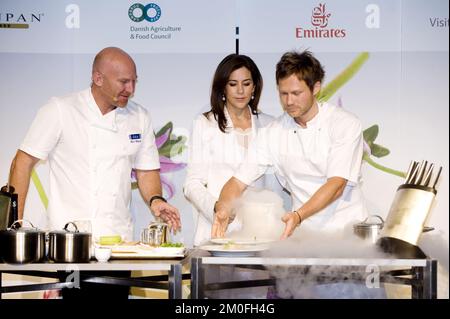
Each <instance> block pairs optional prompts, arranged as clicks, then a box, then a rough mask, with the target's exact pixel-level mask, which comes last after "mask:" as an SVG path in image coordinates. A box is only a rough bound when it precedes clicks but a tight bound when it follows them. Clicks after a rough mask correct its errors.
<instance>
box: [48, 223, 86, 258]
mask: <svg viewBox="0 0 450 319" xmlns="http://www.w3.org/2000/svg"><path fill="white" fill-rule="evenodd" d="M69 225H72V226H73V227H74V228H75V230H73V231H71V230H69V229H68V227H69ZM49 237H50V244H49V256H48V257H49V258H50V259H51V260H53V261H55V262H57V263H87V262H89V260H90V259H91V237H92V234H91V233H88V232H80V231H79V230H78V228H77V225H76V224H75V223H72V222H70V223H67V224H66V225H65V226H64V229H63V230H56V231H52V232H50V233H49Z"/></svg>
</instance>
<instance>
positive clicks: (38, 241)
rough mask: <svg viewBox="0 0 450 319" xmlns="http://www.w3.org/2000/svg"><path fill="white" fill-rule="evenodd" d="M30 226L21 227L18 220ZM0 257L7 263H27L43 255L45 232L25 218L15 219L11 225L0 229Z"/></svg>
mask: <svg viewBox="0 0 450 319" xmlns="http://www.w3.org/2000/svg"><path fill="white" fill-rule="evenodd" d="M24 221H25V222H27V223H29V224H30V226H31V227H21V226H20V223H19V222H24ZM0 257H1V260H2V261H3V262H5V263H8V264H27V263H34V262H39V261H42V259H43V258H44V257H45V232H44V231H41V230H39V229H37V228H36V227H34V226H33V224H32V223H31V222H29V221H27V220H16V221H15V222H14V223H13V224H12V225H11V227H9V228H8V229H6V230H1V231H0Z"/></svg>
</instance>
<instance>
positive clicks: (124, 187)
mask: <svg viewBox="0 0 450 319" xmlns="http://www.w3.org/2000/svg"><path fill="white" fill-rule="evenodd" d="M20 149H21V150H22V151H24V152H26V153H28V154H30V155H32V156H34V157H37V158H39V159H42V160H45V159H47V158H48V163H49V167H50V189H49V205H48V210H47V213H48V221H49V225H48V226H49V227H50V229H51V230H55V229H62V228H63V226H64V224H65V223H67V222H69V221H74V220H91V221H92V230H93V234H94V237H98V236H101V235H113V234H117V235H122V236H123V238H124V239H125V240H132V235H133V224H132V220H131V214H130V211H129V204H130V199H131V179H130V176H131V170H132V168H136V169H142V170H153V169H159V155H158V150H157V147H156V144H155V136H154V132H153V128H152V124H151V119H150V116H149V114H148V112H147V110H146V109H144V108H143V107H142V106H140V105H138V104H136V103H134V102H132V101H130V102H129V103H128V105H127V106H126V107H125V108H116V109H115V110H113V111H111V112H109V113H107V114H105V115H102V113H101V112H100V110H99V108H98V106H97V104H96V103H95V100H94V98H93V96H92V93H91V89H86V90H84V91H81V92H76V93H72V94H70V95H67V96H64V97H58V98H52V99H50V101H49V102H48V103H47V104H46V105H44V106H43V107H42V108H41V109H40V110H39V112H38V114H37V116H36V118H35V119H34V121H33V124H32V125H31V127H30V129H29V131H28V133H27V135H26V137H25V139H24V141H23V143H22V145H21V146H20Z"/></svg>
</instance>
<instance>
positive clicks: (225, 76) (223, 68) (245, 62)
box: [203, 54, 263, 133]
mask: <svg viewBox="0 0 450 319" xmlns="http://www.w3.org/2000/svg"><path fill="white" fill-rule="evenodd" d="M242 67H245V68H247V69H248V70H249V71H250V73H251V75H252V80H253V84H254V85H255V91H254V92H253V96H254V98H253V99H251V100H250V102H249V106H250V109H251V112H252V114H255V115H258V103H259V98H260V97H261V91H262V87H263V79H262V76H261V73H260V72H259V69H258V67H257V66H256V64H255V62H253V60H252V59H251V58H249V57H248V56H246V55H241V54H230V55H228V56H226V57H225V58H224V59H223V60H222V62H220V63H219V65H218V66H217V69H216V72H215V74H214V79H213V83H212V89H211V110H210V111H208V112H205V113H203V115H204V116H206V117H208V115H209V114H210V113H212V114H213V115H214V119H215V120H216V121H217V123H218V124H219V129H220V130H221V131H222V132H224V133H225V129H226V127H227V124H228V123H227V119H226V118H225V113H224V107H225V101H223V100H222V97H223V96H224V95H225V86H226V85H227V83H228V80H229V79H230V75H231V73H233V72H234V71H235V70H237V69H240V68H242Z"/></svg>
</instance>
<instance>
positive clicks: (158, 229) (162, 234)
mask: <svg viewBox="0 0 450 319" xmlns="http://www.w3.org/2000/svg"><path fill="white" fill-rule="evenodd" d="M167 242H169V231H168V225H167V224H166V223H163V222H153V223H151V224H150V225H148V226H147V228H144V229H143V230H142V233H141V243H143V244H146V245H150V246H161V245H162V244H164V243H167Z"/></svg>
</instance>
